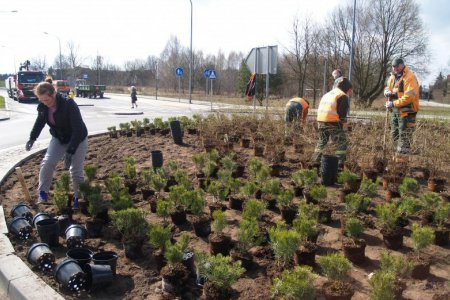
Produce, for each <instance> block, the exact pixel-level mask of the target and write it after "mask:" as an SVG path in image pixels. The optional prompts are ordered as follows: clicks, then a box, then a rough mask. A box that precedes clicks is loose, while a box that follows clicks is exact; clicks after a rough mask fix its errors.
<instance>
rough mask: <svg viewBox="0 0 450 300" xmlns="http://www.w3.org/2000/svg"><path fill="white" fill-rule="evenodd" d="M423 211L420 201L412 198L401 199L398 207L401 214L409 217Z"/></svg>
mask: <svg viewBox="0 0 450 300" xmlns="http://www.w3.org/2000/svg"><path fill="white" fill-rule="evenodd" d="M421 209H422V204H421V202H420V201H419V199H417V198H414V197H412V196H408V197H405V198H404V199H401V200H400V202H399V205H398V210H399V211H400V212H401V213H405V214H406V215H407V216H411V215H413V214H415V213H416V212H418V211H420V210H421Z"/></svg>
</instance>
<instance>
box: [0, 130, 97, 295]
mask: <svg viewBox="0 0 450 300" xmlns="http://www.w3.org/2000/svg"><path fill="white" fill-rule="evenodd" d="M105 133H106V132H105V131H102V132H99V133H95V134H92V135H89V136H88V137H89V138H91V137H96V136H101V135H104V134H105ZM45 151H47V148H45V149H42V150H38V151H36V152H34V153H31V154H30V155H28V156H27V157H25V158H23V159H21V160H20V161H19V162H17V163H16V164H15V165H14V166H13V167H12V168H11V169H10V170H9V171H8V172H6V174H5V175H4V177H3V178H2V179H1V180H0V185H2V184H3V183H4V181H5V180H6V178H7V177H9V176H10V175H11V174H12V173H13V172H14V171H15V168H16V167H18V166H20V165H22V164H23V163H24V162H26V161H28V160H30V159H32V158H33V157H34V156H35V155H38V154H40V153H42V152H45ZM8 232H9V231H8V227H7V224H6V219H5V213H4V210H3V206H1V205H0V299H13V300H16V299H18V300H22V299H23V300H30V299H31V300H42V299H46V300H64V297H63V296H61V295H60V294H59V293H58V292H56V291H55V290H54V289H53V288H51V287H50V286H49V285H48V284H47V283H45V282H44V281H43V280H42V279H41V278H40V277H39V276H38V275H36V274H35V273H34V272H33V271H31V269H30V268H29V267H28V265H27V264H26V263H25V262H24V261H23V260H22V259H21V258H19V257H18V256H17V255H16V254H15V250H14V247H13V245H12V244H11V241H10V240H9V238H8V236H7V234H8Z"/></svg>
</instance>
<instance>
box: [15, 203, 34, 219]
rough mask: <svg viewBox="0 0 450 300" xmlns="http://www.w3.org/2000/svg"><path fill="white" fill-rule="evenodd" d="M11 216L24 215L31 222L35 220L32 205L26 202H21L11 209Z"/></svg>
mask: <svg viewBox="0 0 450 300" xmlns="http://www.w3.org/2000/svg"><path fill="white" fill-rule="evenodd" d="M11 217H13V218H15V217H24V218H26V219H27V220H28V222H30V223H31V220H33V214H32V213H31V210H30V207H29V206H28V205H26V204H25V203H19V204H17V205H16V206H14V207H13V209H11Z"/></svg>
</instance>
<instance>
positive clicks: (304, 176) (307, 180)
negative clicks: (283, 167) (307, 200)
mask: <svg viewBox="0 0 450 300" xmlns="http://www.w3.org/2000/svg"><path fill="white" fill-rule="evenodd" d="M318 178H319V176H318V175H317V170H316V169H302V170H299V171H296V172H294V173H292V175H291V179H292V181H293V182H294V184H295V186H297V187H303V188H308V187H311V186H313V185H315V184H316V183H317V180H318Z"/></svg>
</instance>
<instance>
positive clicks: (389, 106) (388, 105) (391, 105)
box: [384, 101, 394, 109]
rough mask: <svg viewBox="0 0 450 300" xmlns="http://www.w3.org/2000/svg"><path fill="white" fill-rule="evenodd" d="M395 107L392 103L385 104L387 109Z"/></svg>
mask: <svg viewBox="0 0 450 300" xmlns="http://www.w3.org/2000/svg"><path fill="white" fill-rule="evenodd" d="M393 106H394V102H392V101H386V103H385V104H384V107H386V108H387V109H389V108H392V107H393Z"/></svg>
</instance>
